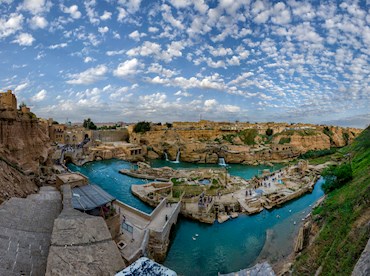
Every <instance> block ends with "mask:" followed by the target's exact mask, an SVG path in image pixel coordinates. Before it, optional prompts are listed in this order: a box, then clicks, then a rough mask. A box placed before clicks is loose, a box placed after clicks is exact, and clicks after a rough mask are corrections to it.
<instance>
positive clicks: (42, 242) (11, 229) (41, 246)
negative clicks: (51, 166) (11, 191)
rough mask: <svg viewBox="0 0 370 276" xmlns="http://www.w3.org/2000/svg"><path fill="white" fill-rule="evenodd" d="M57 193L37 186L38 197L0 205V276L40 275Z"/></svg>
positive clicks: (57, 208) (56, 208)
mask: <svg viewBox="0 0 370 276" xmlns="http://www.w3.org/2000/svg"><path fill="white" fill-rule="evenodd" d="M60 211H61V196H60V193H59V192H58V191H57V190H56V189H55V188H53V187H41V189H40V192H39V193H38V194H33V195H29V196H28V197H27V198H11V199H10V200H8V201H6V202H4V203H3V204H2V205H0V275H44V274H45V270H46V262H47V257H48V253H49V247H50V239H51V232H52V230H53V224H54V219H55V218H56V217H57V216H58V215H59V213H60Z"/></svg>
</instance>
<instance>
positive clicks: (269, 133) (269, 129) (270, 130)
mask: <svg viewBox="0 0 370 276" xmlns="http://www.w3.org/2000/svg"><path fill="white" fill-rule="evenodd" d="M272 134H274V130H272V129H271V128H268V129H266V135H267V136H271V135H272Z"/></svg>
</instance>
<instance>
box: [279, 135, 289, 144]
mask: <svg viewBox="0 0 370 276" xmlns="http://www.w3.org/2000/svg"><path fill="white" fill-rule="evenodd" d="M290 140H291V138H290V137H281V138H280V141H279V144H280V145H282V144H289V143H290Z"/></svg>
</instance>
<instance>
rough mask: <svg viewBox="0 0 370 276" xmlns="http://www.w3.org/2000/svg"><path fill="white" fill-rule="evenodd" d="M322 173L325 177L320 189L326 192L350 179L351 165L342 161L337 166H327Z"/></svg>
mask: <svg viewBox="0 0 370 276" xmlns="http://www.w3.org/2000/svg"><path fill="white" fill-rule="evenodd" d="M322 175H323V176H324V178H325V183H324V184H323V185H322V189H323V190H324V192H325V193H326V194H327V193H330V192H331V191H333V190H335V189H338V188H340V187H342V186H343V185H345V184H346V183H348V182H349V181H350V180H352V177H353V176H352V166H351V164H350V163H344V164H342V165H340V166H337V167H329V168H327V169H326V170H325V171H324V172H323V173H322Z"/></svg>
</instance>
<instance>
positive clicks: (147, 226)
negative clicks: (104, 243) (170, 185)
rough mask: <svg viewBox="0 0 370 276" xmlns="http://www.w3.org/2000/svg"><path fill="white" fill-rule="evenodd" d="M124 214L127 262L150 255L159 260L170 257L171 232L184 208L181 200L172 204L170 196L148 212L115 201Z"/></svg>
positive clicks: (123, 228) (123, 232)
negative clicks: (168, 199)
mask: <svg viewBox="0 0 370 276" xmlns="http://www.w3.org/2000/svg"><path fill="white" fill-rule="evenodd" d="M114 204H115V206H116V207H118V212H119V213H120V215H121V236H120V237H119V239H120V240H121V241H122V242H123V243H124V244H125V245H124V247H123V248H122V249H121V254H122V256H123V258H124V259H125V261H126V263H127V264H130V263H132V262H133V261H135V260H136V259H137V258H139V257H141V256H146V255H148V256H149V257H151V258H153V259H154V260H156V261H163V260H164V258H165V257H166V253H167V250H168V245H169V242H170V233H171V231H172V230H173V229H174V227H175V225H176V223H177V218H178V215H179V213H180V209H181V202H179V203H172V204H169V203H168V202H167V199H166V198H165V199H163V200H162V201H161V203H160V204H159V205H158V206H157V207H156V208H155V209H154V210H153V211H152V213H151V214H147V213H144V212H142V211H140V210H138V209H136V208H133V207H131V206H129V205H127V204H124V203H122V202H120V201H115V202H114Z"/></svg>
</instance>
